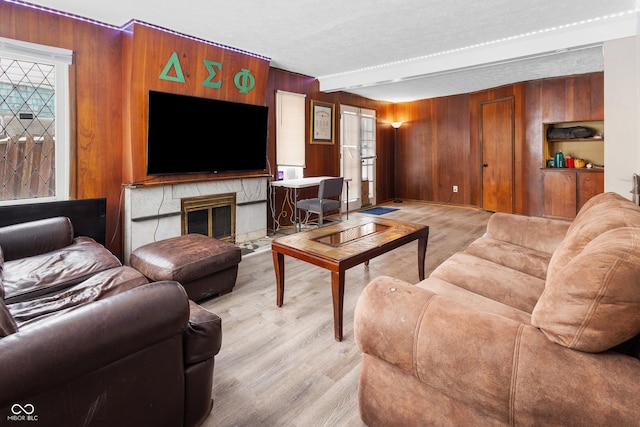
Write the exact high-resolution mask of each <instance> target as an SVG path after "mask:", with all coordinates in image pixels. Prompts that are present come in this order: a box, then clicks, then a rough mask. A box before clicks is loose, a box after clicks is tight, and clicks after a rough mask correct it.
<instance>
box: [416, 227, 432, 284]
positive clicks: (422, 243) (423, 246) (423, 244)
mask: <svg viewBox="0 0 640 427" xmlns="http://www.w3.org/2000/svg"><path fill="white" fill-rule="evenodd" d="M428 238H429V235H428V234H427V235H426V236H423V237H420V238H419V239H418V277H419V278H420V280H424V259H425V256H426V254H427V239H428Z"/></svg>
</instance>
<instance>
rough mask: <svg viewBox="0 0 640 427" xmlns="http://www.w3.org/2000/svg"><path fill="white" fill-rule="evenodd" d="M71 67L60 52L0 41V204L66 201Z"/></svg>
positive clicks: (64, 51)
mask: <svg viewBox="0 0 640 427" xmlns="http://www.w3.org/2000/svg"><path fill="white" fill-rule="evenodd" d="M61 54H62V56H63V57H64V58H66V59H64V58H63V59H62V60H61V58H59V56H60V55H61ZM70 62H71V53H69V51H66V50H64V49H58V48H51V47H48V46H40V45H33V44H31V43H25V42H19V41H16V40H9V39H2V38H0V204H15V203H21V202H34V201H36V200H35V199H37V200H38V201H48V200H64V199H67V198H68V196H69V166H68V165H69V159H68V157H69V154H68V153H69V138H68V127H69V126H68V123H67V122H68V120H67V116H68V114H67V110H68V98H69V94H68V82H67V81H68V64H69V63H70Z"/></svg>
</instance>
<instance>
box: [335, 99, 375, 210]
mask: <svg viewBox="0 0 640 427" xmlns="http://www.w3.org/2000/svg"><path fill="white" fill-rule="evenodd" d="M340 118H341V119H340V132H341V138H340V169H341V174H342V176H343V177H344V178H345V180H347V183H348V184H347V185H348V186H349V191H348V193H349V195H348V198H349V200H348V207H349V210H358V209H360V208H361V207H362V206H366V205H370V204H375V179H374V178H375V161H376V144H375V142H376V141H375V135H376V131H375V125H376V119H375V111H374V110H365V109H362V108H357V107H353V106H349V105H341V106H340ZM346 193H347V192H346V191H345V192H344V193H343V201H345V202H346V199H347V195H346ZM342 209H343V211H345V212H346V209H347V206H346V203H345V205H343V208H342Z"/></svg>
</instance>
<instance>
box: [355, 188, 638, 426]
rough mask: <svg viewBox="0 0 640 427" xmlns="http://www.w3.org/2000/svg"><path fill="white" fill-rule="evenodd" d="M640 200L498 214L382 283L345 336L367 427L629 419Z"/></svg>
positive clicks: (364, 300) (365, 297)
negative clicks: (459, 245) (352, 343)
mask: <svg viewBox="0 0 640 427" xmlns="http://www.w3.org/2000/svg"><path fill="white" fill-rule="evenodd" d="M639 334H640V207H638V206H636V205H635V204H633V203H632V202H630V201H629V200H627V199H625V198H623V197H622V196H620V195H617V194H615V193H605V194H600V195H598V196H595V197H593V198H592V199H591V200H590V201H589V202H587V204H585V205H584V207H583V208H582V209H581V210H580V212H579V214H578V215H577V216H576V218H575V220H574V221H573V222H565V221H559V220H554V219H546V218H534V217H526V216H520V215H508V214H500V213H496V214H494V215H492V217H491V219H490V221H489V223H488V226H487V233H486V235H485V236H484V237H481V238H479V239H478V240H476V241H475V242H473V243H472V244H471V245H470V246H469V247H468V248H467V249H465V250H464V251H463V252H460V253H457V254H454V255H453V256H452V257H450V258H449V259H448V260H446V261H445V262H444V263H443V264H441V265H440V266H439V267H438V268H436V269H435V270H434V271H433V273H432V274H431V275H430V277H429V278H427V279H425V280H423V281H421V282H419V283H418V284H416V285H410V284H408V283H405V282H402V281H399V280H396V279H393V278H390V277H379V278H376V279H375V280H373V281H372V282H371V283H370V284H369V285H368V286H367V287H366V288H365V290H364V291H363V293H362V294H361V296H360V299H359V300H358V303H357V306H356V312H355V338H356V342H357V345H358V346H359V348H360V349H361V350H362V352H363V356H362V367H361V372H360V382H359V388H358V400H359V407H360V414H361V417H362V419H363V420H364V422H365V423H366V424H367V425H370V426H378V425H387V426H388V425H402V426H409V425H438V426H441V425H452V426H453V425H455V426H459V425H473V426H497V425H544V426H554V425H555V426H567V425H580V426H587V425H588V426H612V425H617V426H622V425H624V426H630V425H638V415H639V414H640V400H639V399H638V392H640V384H639V383H638V378H640V360H639V356H640V336H639Z"/></svg>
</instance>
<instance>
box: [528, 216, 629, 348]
mask: <svg viewBox="0 0 640 427" xmlns="http://www.w3.org/2000/svg"><path fill="white" fill-rule="evenodd" d="M531 323H532V325H534V326H536V327H538V328H540V329H541V330H542V331H543V332H544V334H545V335H546V336H547V337H548V338H549V339H550V340H552V341H554V342H556V343H558V344H560V345H563V346H565V347H568V348H571V349H575V350H581V351H587V352H600V351H605V350H608V349H610V348H612V347H614V346H616V345H618V344H621V343H623V342H625V341H627V340H629V339H631V338H633V337H634V336H636V335H637V334H638V333H640V229H638V228H632V227H625V228H617V229H615V230H611V231H608V232H606V233H604V234H602V235H601V236H598V237H596V238H595V239H593V240H592V241H591V242H590V243H588V244H587V245H586V247H585V248H584V250H583V251H582V252H581V253H580V254H578V255H576V256H575V257H574V258H573V259H572V260H571V261H570V262H569V263H568V264H567V266H566V267H564V268H563V269H561V270H560V271H558V272H557V273H556V274H555V275H554V276H553V278H552V279H551V280H547V283H546V287H545V289H544V291H543V293H542V295H541V297H540V299H539V301H538V303H537V304H536V307H535V308H534V310H533V313H532V318H531Z"/></svg>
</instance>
